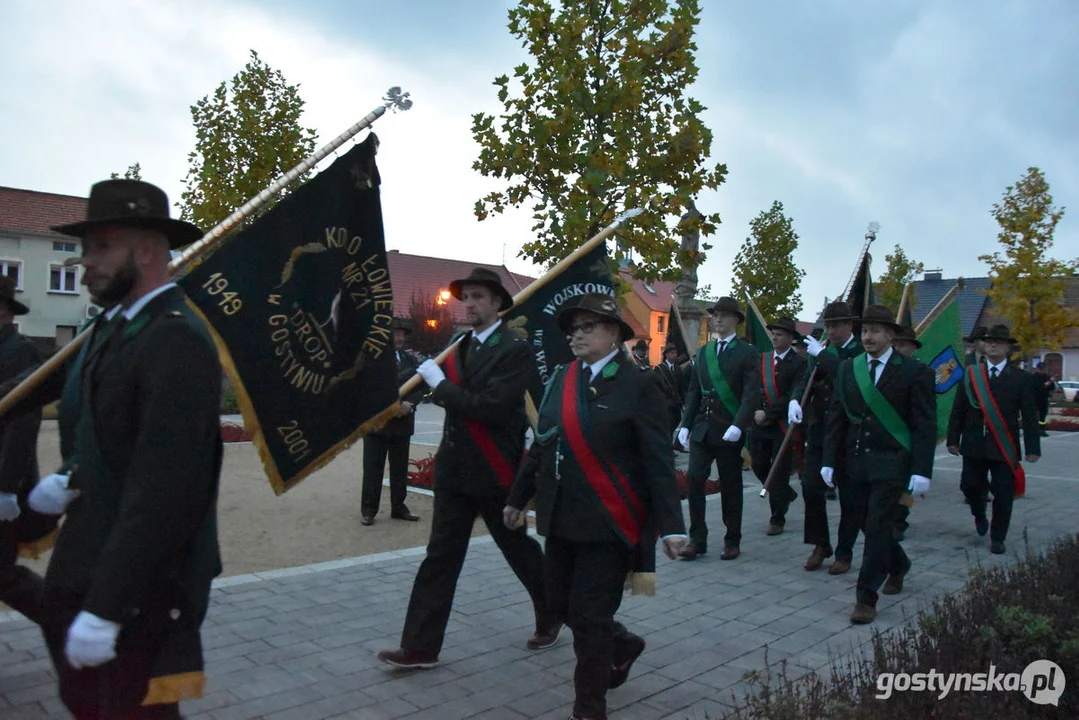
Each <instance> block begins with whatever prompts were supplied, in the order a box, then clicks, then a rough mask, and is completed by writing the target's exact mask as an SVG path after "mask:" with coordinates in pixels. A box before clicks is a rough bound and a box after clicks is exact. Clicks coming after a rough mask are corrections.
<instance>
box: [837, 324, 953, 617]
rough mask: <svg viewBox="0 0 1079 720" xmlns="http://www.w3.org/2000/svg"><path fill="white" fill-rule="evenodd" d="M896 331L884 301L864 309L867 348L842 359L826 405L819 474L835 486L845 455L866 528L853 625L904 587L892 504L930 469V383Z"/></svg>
mask: <svg viewBox="0 0 1079 720" xmlns="http://www.w3.org/2000/svg"><path fill="white" fill-rule="evenodd" d="M898 330H899V326H898V325H897V324H896V323H895V319H894V317H893V315H892V311H891V310H889V309H888V308H886V307H884V306H883V305H870V306H868V307H867V308H866V310H865V314H864V315H863V316H862V344H863V345H864V346H865V353H863V354H861V355H858V356H857V357H854V358H851V359H848V360H844V361H843V362H842V364H840V366H839V369H838V371H837V374H836V378H835V381H834V389H833V390H834V391H833V393H832V403H831V406H830V407H829V409H828V420H827V428H828V435H827V439H826V440H825V444H824V458H823V463H824V467H822V468H821V476H822V477H823V478H824V480H825V482H828V483H829V484H830V483H831V481H832V479H833V476H834V473H835V467H836V464H837V460H838V459H839V458H840V457H845V458H846V464H847V471H848V473H849V479H848V482H849V485H848V486H847V492H848V494H850V493H851V492H853V494H854V502H853V506H854V512H855V513H856V516H857V520H858V521H859V524H862V526H863V527H864V531H865V549H864V551H863V553H862V567H861V571H860V572H859V573H858V585H857V595H856V598H857V599H856V604H855V607H854V612H853V613H852V614H851V617H850V621H851V622H852V623H855V624H865V623H869V622H872V621H873V619H874V618H875V617H876V614H877V610H876V606H877V591H878V590H880V591H881V592H883V593H884V594H885V595H894V594H896V593H899V592H901V591H902V590H903V578H904V577H905V576H906V575H907V573H908V572H909V571H910V560H909V559H908V558H907V555H906V553H904V552H903V548H902V547H901V546H900V545H899V542H898V541H897V540H896V539H895V535H894V531H895V506H896V504H897V503H898V502H899V500H900V498H901V496H902V495H903V493H904V492H911V493H913V494H915V495H922V494H925V492H926V491H928V490H929V478H930V477H931V476H932V474H933V453H934V448H935V447H936V444H937V417H936V394H935V392H934V389H933V381H932V378H931V377H930V375H929V374H928V373H926V372H925V371H924V366H923V365H922V364H921V363H919V362H918V361H917V360H914V359H912V358H908V357H904V356H903V355H900V354H899V353H897V352H895V350H894V349H893V348H892V340H893V339H894V337H895V334H896V332H897V331H898ZM842 495H843V491H842V490H840V498H842ZM863 523H864V524H863ZM882 585H883V588H882V587H881V586H882Z"/></svg>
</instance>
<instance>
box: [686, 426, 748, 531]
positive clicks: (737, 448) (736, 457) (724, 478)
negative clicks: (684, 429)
mask: <svg viewBox="0 0 1079 720" xmlns="http://www.w3.org/2000/svg"><path fill="white" fill-rule="evenodd" d="M713 462H714V463H715V464H716V470H717V471H718V472H719V492H720V493H721V496H720V502H722V503H723V506H722V510H723V525H724V526H725V527H726V528H727V534H726V535H724V537H723V541H724V543H726V544H727V545H729V546H731V547H738V545H739V543H741V542H742V441H738V442H735V443H729V442H723V441H720V442H719V443H718V444H712V443H708V442H697V441H696V440H690V441H689V471H688V472H687V473H686V482H687V484H688V485H689V539H690V541H692V542H693V544H694V545H696V546H697V547H698V548H705V549H707V547H708V523H707V522H705V519H704V510H705V505H706V504H705V500H704V498H705V495H704V483H705V481H706V480H708V473H709V472H710V471H711V469H712V463H713Z"/></svg>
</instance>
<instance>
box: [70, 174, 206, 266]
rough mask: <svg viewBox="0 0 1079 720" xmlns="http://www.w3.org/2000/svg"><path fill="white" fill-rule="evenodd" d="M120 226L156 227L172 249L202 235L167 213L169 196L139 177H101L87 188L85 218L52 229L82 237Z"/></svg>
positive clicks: (189, 242)
mask: <svg viewBox="0 0 1079 720" xmlns="http://www.w3.org/2000/svg"><path fill="white" fill-rule="evenodd" d="M108 226H121V227H136V228H144V229H146V230H157V231H158V232H160V233H162V234H163V235H165V237H167V238H168V240H169V247H170V248H172V249H176V248H180V247H184V246H185V245H190V244H191V243H193V242H195V241H196V240H198V239H200V238H201V237H202V230H200V229H199V228H198V227H196V226H195V225H192V224H191V223H189V222H185V221H183V220H174V219H173V218H171V217H169V198H168V196H167V195H166V194H165V191H164V190H162V189H161V188H159V187H157V186H156V185H151V184H150V183H148V182H143V181H142V180H119V179H118V180H103V181H101V182H99V183H95V184H94V186H93V187H91V188H90V199H89V201H88V202H87V204H86V219H85V220H82V221H80V222H75V223H68V224H67V225H55V226H53V228H52V229H53V230H55V231H56V232H58V233H63V234H64V235H73V236H74V237H77V238H84V237H86V234H87V233H89V232H90V231H91V230H94V229H95V228H100V227H108Z"/></svg>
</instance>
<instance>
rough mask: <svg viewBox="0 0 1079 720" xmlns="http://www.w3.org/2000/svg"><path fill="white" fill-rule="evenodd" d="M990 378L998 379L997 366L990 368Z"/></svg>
mask: <svg viewBox="0 0 1079 720" xmlns="http://www.w3.org/2000/svg"><path fill="white" fill-rule="evenodd" d="M989 379H990V380H996V379H997V369H996V368H995V367H994V368H989Z"/></svg>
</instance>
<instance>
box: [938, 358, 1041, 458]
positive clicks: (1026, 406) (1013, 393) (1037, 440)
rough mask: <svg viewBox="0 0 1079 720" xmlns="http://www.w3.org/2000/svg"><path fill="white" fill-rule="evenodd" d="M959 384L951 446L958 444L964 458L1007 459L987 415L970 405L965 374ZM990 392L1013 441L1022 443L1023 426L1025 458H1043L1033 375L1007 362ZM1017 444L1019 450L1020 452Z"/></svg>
mask: <svg viewBox="0 0 1079 720" xmlns="http://www.w3.org/2000/svg"><path fill="white" fill-rule="evenodd" d="M966 372H968V371H967V370H964V380H963V381H962V382H960V383H959V386H958V390H957V391H956V394H955V404H953V405H952V414H951V416H950V417H949V418H948V445H958V446H959V453H960V454H961V455H963V456H964V457H970V458H977V459H980V460H1004V457H1003V456H1002V455H1001V454H1000V449H999V448H997V443H996V441H995V440H994V439H993V434H992V432H990V430H989V429H988V428H987V427H986V426H985V416H984V415H983V414H982V411H981V409H980V408H976V407H974V406H973V405H972V404H971V402H970V394H969V393H968V389H967V382H966V379H965V377H966V375H965V373H966ZM989 390H990V392H992V393H993V399H994V400H996V401H997V407H998V408H999V409H1000V414H1001V415H1002V416H1003V418H1004V424H1005V425H1007V426H1008V432H1009V433H1011V436H1012V440H1014V441H1015V442H1016V443H1017V444H1018V443H1019V425H1020V423H1022V426H1023V447H1024V448H1025V449H1026V452H1025V453H1020V454H1021V455H1022V454H1026V455H1041V432H1040V430H1039V427H1038V408H1037V406H1036V404H1035V402H1034V384H1033V381H1032V380H1031V377H1030V374H1029V373H1027V372H1026V371H1025V370H1021V369H1020V368H1018V367H1016V366H1015V365H1012V364H1011V363H1008V364H1007V365H1005V366H1004V370H1003V372H1001V373H1000V375H999V376H998V377H997V379H996V380H993V379H990V380H989ZM1019 449H1020V448H1019V447H1018V445H1017V447H1016V451H1017V452H1018V451H1019Z"/></svg>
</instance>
